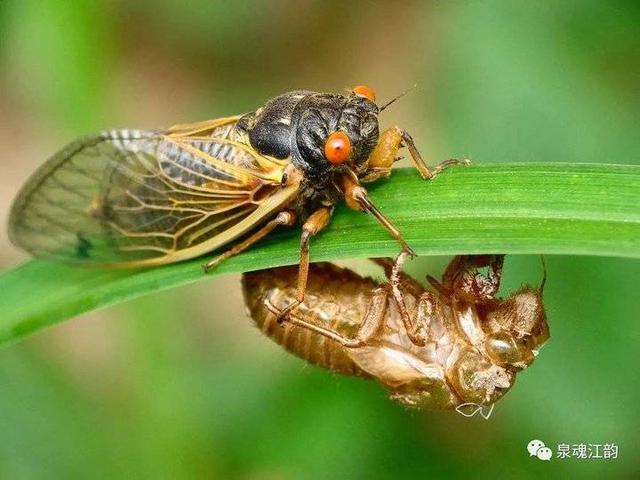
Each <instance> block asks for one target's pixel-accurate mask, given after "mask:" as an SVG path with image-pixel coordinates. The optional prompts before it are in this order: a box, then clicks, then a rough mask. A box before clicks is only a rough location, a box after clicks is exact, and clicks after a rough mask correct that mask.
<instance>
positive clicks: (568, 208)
mask: <svg viewBox="0 0 640 480" xmlns="http://www.w3.org/2000/svg"><path fill="white" fill-rule="evenodd" d="M370 193H371V197H372V199H373V201H374V203H376V205H377V206H378V207H379V208H380V209H381V210H382V211H383V212H384V213H385V215H387V217H388V218H390V219H391V220H392V221H393V222H394V223H395V224H396V225H397V226H398V228H399V229H400V230H401V231H402V232H403V234H404V235H405V238H406V239H407V242H408V243H409V244H410V245H411V246H412V247H413V248H414V250H415V251H416V252H417V253H418V254H419V255H453V254H461V253H507V254H523V253H546V254H565V255H601V256H620V257H633V258H640V166H633V165H604V164H561V163H550V164H539V163H537V164H531V163H523V164H494V165H473V166H469V167H459V168H453V169H450V170H447V171H446V172H445V173H443V174H442V175H440V176H438V177H437V178H436V179H435V180H433V181H423V180H421V179H420V177H419V176H418V175H417V173H416V172H415V171H414V170H411V169H399V170H397V171H395V172H394V173H393V175H392V177H391V178H390V179H389V180H387V181H380V182H377V183H376V184H373V185H371V186H370ZM298 241H299V229H296V228H293V229H289V230H286V231H280V232H277V233H275V234H273V235H272V236H270V237H269V238H267V239H266V240H265V241H263V242H261V243H260V244H259V245H257V246H255V247H254V248H252V249H250V250H249V251H247V252H245V253H243V254H242V255H239V256H237V257H235V258H233V259H231V260H229V261H227V262H225V263H224V264H222V265H221V266H220V267H219V268H218V269H217V270H216V271H215V272H213V273H214V274H218V273H226V272H242V271H249V270H257V269H262V268H269V267H275V266H280V265H285V264H293V263H296V262H297V260H298V250H297V249H298ZM398 250H399V248H398V245H397V243H396V242H395V241H394V240H393V239H391V238H390V237H389V236H388V234H387V233H386V231H385V230H384V229H383V228H381V227H380V225H378V224H377V223H376V221H375V220H374V219H373V218H371V217H370V216H367V215H364V214H361V213H358V212H353V211H351V210H349V209H348V208H347V207H346V206H344V205H341V206H339V207H338V208H337V210H336V214H335V217H334V219H333V220H332V222H331V223H330V225H329V227H328V228H327V229H326V231H325V232H323V233H322V234H321V235H319V236H318V237H317V238H314V239H313V240H312V246H311V257H312V260H313V261H325V260H337V259H343V258H351V257H378V256H392V255H395V254H396V253H397V252H398ZM202 263H203V259H195V260H191V261H188V262H182V263H178V264H173V265H167V266H164V267H160V268H153V269H144V270H99V269H96V270H88V269H82V268H76V267H71V266H67V265H61V264H58V263H52V262H48V261H46V260H43V259H34V260H31V261H29V262H27V263H25V264H23V265H20V266H18V267H16V268H14V269H12V270H9V271H6V272H4V273H3V274H1V275H0V292H2V293H0V312H2V314H1V317H0V345H3V344H8V343H10V342H13V341H16V340H18V339H19V338H22V337H23V336H25V335H28V334H31V333H33V332H35V331H38V330H40V329H42V328H45V327H47V326H50V325H53V324H55V323H57V322H59V321H62V320H64V319H67V318H71V317H73V316H76V315H78V314H80V313H83V312H87V311H90V310H94V309H97V308H103V307H106V306H109V305H113V304H117V303H121V302H124V301H126V300H129V299H132V298H136V297H139V296H142V295H145V294H147V293H151V292H154V291H159V290H163V289H167V288H172V287H176V286H179V285H185V284H188V283H191V282H195V281H200V280H205V279H207V278H208V276H207V275H205V274H204V273H203V272H202V268H201V265H202Z"/></svg>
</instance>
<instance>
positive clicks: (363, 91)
mask: <svg viewBox="0 0 640 480" xmlns="http://www.w3.org/2000/svg"><path fill="white" fill-rule="evenodd" d="M352 92H353V93H355V94H356V95H358V96H359V97H364V98H368V99H369V100H371V101H372V102H373V103H375V101H376V92H374V91H373V88H371V87H367V86H366V85H357V86H355V87H353V90H352Z"/></svg>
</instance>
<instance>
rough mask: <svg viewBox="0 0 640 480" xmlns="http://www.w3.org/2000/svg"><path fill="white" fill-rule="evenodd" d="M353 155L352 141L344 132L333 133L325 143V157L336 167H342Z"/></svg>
mask: <svg viewBox="0 0 640 480" xmlns="http://www.w3.org/2000/svg"><path fill="white" fill-rule="evenodd" d="M350 153H351V140H350V139H349V136H348V135H347V134H346V133H344V132H340V131H338V132H333V133H332V134H331V135H329V137H327V141H326V142H325V143H324V156H325V158H326V159H327V160H328V161H329V162H330V163H333V164H334V165H340V164H341V163H344V162H346V161H347V159H348V158H349V154H350Z"/></svg>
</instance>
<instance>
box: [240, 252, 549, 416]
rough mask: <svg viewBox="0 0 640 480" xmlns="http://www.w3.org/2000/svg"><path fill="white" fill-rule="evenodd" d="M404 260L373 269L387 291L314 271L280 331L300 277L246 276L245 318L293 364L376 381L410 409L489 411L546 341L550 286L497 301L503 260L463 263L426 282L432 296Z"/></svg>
mask: <svg viewBox="0 0 640 480" xmlns="http://www.w3.org/2000/svg"><path fill="white" fill-rule="evenodd" d="M405 257H406V253H402V254H401V255H400V256H399V257H398V260H397V261H396V262H395V263H394V262H393V261H391V260H390V259H380V260H377V262H378V263H379V264H381V265H382V266H383V267H384V268H385V271H386V274H387V279H388V281H387V282H384V283H378V282H377V281H375V280H373V279H370V278H363V277H362V276H360V275H358V274H356V273H355V272H353V271H351V270H348V269H344V268H339V267H337V266H335V265H333V264H330V263H317V264H313V265H311V269H310V272H309V273H310V275H309V283H308V285H307V295H306V298H305V300H304V302H303V303H302V304H301V305H299V306H298V308H297V309H296V311H295V312H289V313H287V315H286V316H285V317H284V322H285V323H284V325H282V326H281V325H279V324H278V322H277V321H276V320H277V319H278V317H279V315H280V312H282V311H283V310H286V308H287V306H288V305H290V304H291V303H293V302H295V299H296V292H295V278H296V269H295V268H292V267H280V268H275V269H270V270H263V271H257V272H251V273H245V274H244V275H243V279H242V284H243V291H244V296H245V301H246V304H247V308H248V313H249V315H250V316H251V317H252V318H253V320H254V321H255V323H256V324H257V326H258V327H259V328H260V329H261V330H262V331H263V332H264V333H265V334H266V335H268V336H269V337H271V338H272V339H273V340H274V341H276V342H277V343H279V344H281V345H282V346H283V347H284V348H286V349H287V350H289V351H290V352H292V353H294V354H295V355H297V356H299V357H301V358H303V359H305V360H306V361H308V362H310V363H312V364H316V365H319V366H322V367H324V368H327V369H329V370H331V371H332V372H335V373H338V374H343V375H355V376H360V377H367V378H373V379H375V380H377V381H378V382H380V383H381V384H382V385H383V386H384V387H385V388H386V389H387V390H388V391H389V393H390V396H391V398H392V399H394V400H396V401H398V402H400V403H401V404H403V405H405V406H408V407H413V408H428V409H453V408H456V409H459V411H460V412H461V413H464V411H465V410H463V409H460V407H468V406H477V407H480V408H481V407H482V406H489V405H493V403H494V402H496V401H497V400H499V399H500V398H501V397H502V396H503V395H504V394H505V393H506V392H507V391H508V390H509V389H510V388H511V387H512V386H513V384H514V382H515V379H516V374H517V373H518V372H519V371H521V370H523V369H525V368H526V367H527V366H529V365H530V364H531V363H532V362H533V361H534V359H535V358H536V356H537V355H538V351H539V349H540V347H541V346H542V345H543V344H544V343H545V341H546V340H547V339H548V338H549V327H548V325H547V321H546V314H545V310H544V304H543V298H542V297H543V288H544V280H543V281H542V283H541V285H540V286H539V287H537V288H534V287H530V286H526V285H525V286H523V287H522V288H521V289H520V290H519V291H517V292H515V293H514V294H512V295H510V296H508V297H507V298H505V299H500V298H498V297H497V291H498V288H499V286H500V281H501V274H502V265H503V258H504V256H503V255H484V256H457V257H455V258H454V259H453V260H452V261H451V263H450V264H449V266H448V267H447V268H446V270H445V272H444V275H443V277H442V281H437V280H435V279H434V278H432V277H428V280H429V281H430V282H431V284H432V285H433V287H434V289H433V290H427V289H425V288H424V287H423V286H422V285H421V284H420V283H418V282H417V281H416V280H415V279H414V278H412V277H410V276H409V275H407V274H405V273H404V272H402V270H401V267H402V263H403V262H404V258H405ZM485 268H486V270H487V272H486V273H485V272H484V271H483V270H484V269H485ZM481 269H482V271H481ZM545 278H546V274H545Z"/></svg>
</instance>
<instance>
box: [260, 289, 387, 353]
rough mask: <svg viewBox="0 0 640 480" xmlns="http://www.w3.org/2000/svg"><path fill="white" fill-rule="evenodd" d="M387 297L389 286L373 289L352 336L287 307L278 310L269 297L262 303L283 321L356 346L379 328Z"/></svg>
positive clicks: (367, 339) (350, 345) (351, 346)
mask: <svg viewBox="0 0 640 480" xmlns="http://www.w3.org/2000/svg"><path fill="white" fill-rule="evenodd" d="M388 297H389V288H388V286H386V285H385V286H382V287H378V288H376V289H375V290H374V291H373V294H372V296H371V300H370V302H369V305H368V308H367V311H366V313H365V316H364V318H363V319H362V324H361V325H360V328H359V329H358V331H357V333H356V335H355V336H354V337H346V336H344V335H342V334H341V333H339V332H337V331H335V330H332V329H330V328H326V327H322V326H320V325H316V324H314V323H311V322H308V321H306V320H304V319H302V318H300V317H298V316H297V315H296V314H295V313H293V312H290V311H289V309H288V308H285V309H283V310H280V309H278V308H277V307H276V306H275V305H273V304H272V303H271V302H270V301H269V299H265V301H264V304H265V306H266V307H267V309H269V311H271V313H273V314H275V315H276V316H277V318H278V319H280V318H281V319H282V320H283V321H285V322H288V323H290V324H292V325H296V326H298V327H301V328H306V329H307V330H311V331H312V332H315V333H317V334H319V335H322V336H324V337H327V338H329V339H331V340H333V341H335V342H338V343H339V344H340V345H342V346H343V347H346V348H358V347H362V346H364V345H366V344H367V342H368V341H369V340H370V339H371V337H373V335H375V333H376V332H377V331H378V329H379V328H380V325H381V324H382V322H383V320H384V316H385V313H386V311H387V298H388Z"/></svg>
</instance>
